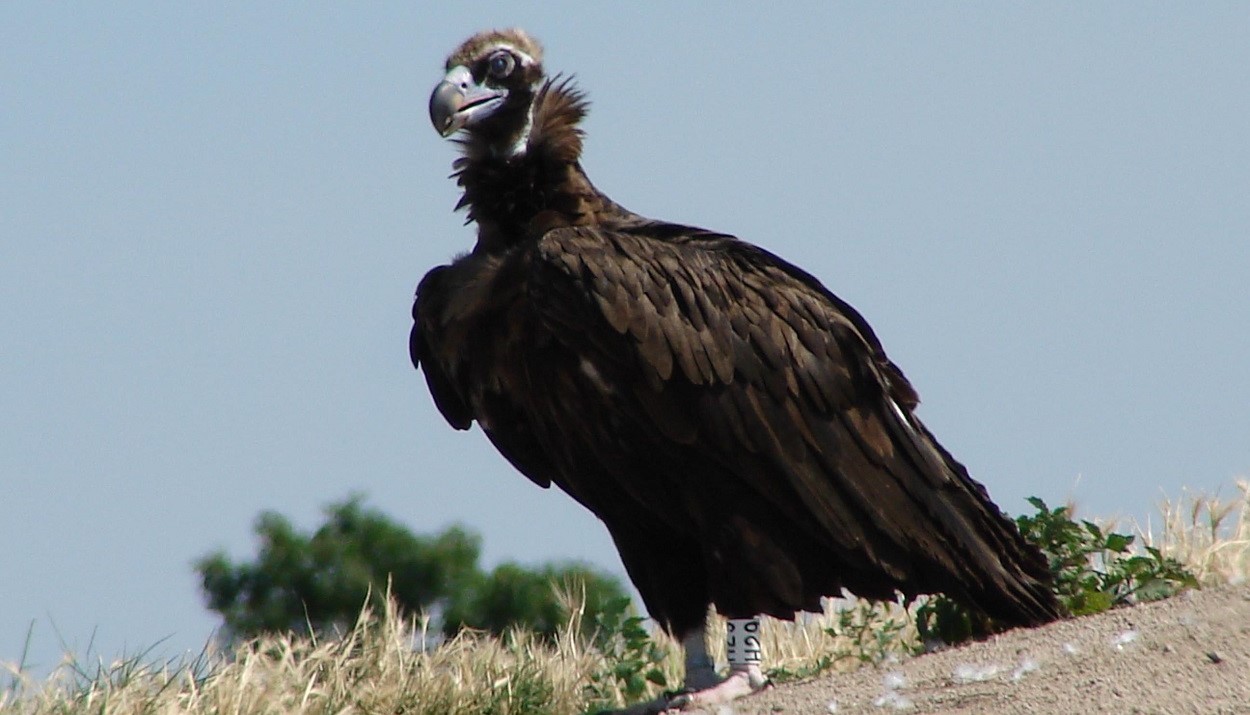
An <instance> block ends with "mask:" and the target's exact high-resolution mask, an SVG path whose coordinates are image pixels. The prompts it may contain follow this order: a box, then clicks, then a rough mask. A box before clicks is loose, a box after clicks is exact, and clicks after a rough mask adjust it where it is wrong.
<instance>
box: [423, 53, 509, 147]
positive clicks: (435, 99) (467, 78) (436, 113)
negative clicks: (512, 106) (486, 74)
mask: <svg viewBox="0 0 1250 715" xmlns="http://www.w3.org/2000/svg"><path fill="white" fill-rule="evenodd" d="M507 98H508V92H507V90H502V89H492V88H490V87H486V86H483V85H479V84H477V83H475V82H474V81H473V74H472V73H471V72H469V68H467V67H464V66H463V65H462V66H459V67H453V68H451V71H449V72H448V73H447V76H446V77H444V78H443V81H442V82H439V83H438V86H437V87H435V88H434V92H433V93H432V94H431V95H430V121H431V122H432V123H433V124H434V129H435V130H437V131H438V133H439V134H441V135H442V136H445V137H446V136H450V135H451V134H453V133H454V132H455V131H456V130H458V129H461V128H462V127H466V126H469V125H471V124H473V123H475V122H477V121H480V120H481V119H483V118H485V117H487V116H490V115H491V114H493V113H494V111H495V110H496V109H498V108H499V107H500V106H501V105H502V104H503V103H504V100H505V99H507Z"/></svg>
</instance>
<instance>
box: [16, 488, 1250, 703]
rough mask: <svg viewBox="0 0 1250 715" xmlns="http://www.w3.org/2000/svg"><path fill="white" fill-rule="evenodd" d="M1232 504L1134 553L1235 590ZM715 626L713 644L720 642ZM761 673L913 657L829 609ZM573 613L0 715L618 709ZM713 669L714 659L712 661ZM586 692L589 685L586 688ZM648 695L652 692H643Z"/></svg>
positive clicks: (1243, 566)
mask: <svg viewBox="0 0 1250 715" xmlns="http://www.w3.org/2000/svg"><path fill="white" fill-rule="evenodd" d="M1237 487H1238V491H1239V496H1238V497H1237V498H1233V499H1230V500H1223V499H1220V498H1218V496H1207V495H1184V496H1182V498H1181V499H1179V500H1178V501H1176V502H1168V503H1164V504H1163V505H1161V508H1160V512H1161V515H1162V525H1161V529H1159V530H1158V531H1157V532H1155V531H1153V530H1151V529H1141V530H1140V531H1141V532H1142V539H1141V541H1142V542H1143V543H1144V544H1146V545H1151V546H1154V547H1155V548H1158V549H1160V550H1161V551H1162V552H1163V553H1164V554H1165V555H1168V556H1172V557H1174V558H1177V559H1179V560H1180V561H1182V562H1183V563H1184V564H1186V565H1187V566H1188V567H1189V568H1190V569H1191V570H1192V571H1193V573H1194V574H1195V575H1197V576H1198V577H1199V580H1200V581H1201V583H1203V584H1204V585H1217V584H1222V583H1230V582H1231V583H1237V582H1240V581H1243V580H1245V578H1246V576H1247V572H1248V571H1250V481H1244V480H1243V481H1239V482H1238V484H1237ZM723 628H724V624H723V621H720V620H717V621H715V622H714V627H713V632H712V634H711V640H712V642H713V643H715V644H721V643H723V640H724V639H723V633H724V631H723ZM763 634H764V644H765V652H766V657H767V664H768V665H769V667H770V668H772V669H773V672H774V675H775V676H776V675H779V676H780V677H781V678H782V679H786V678H795V677H804V676H807V675H812V674H815V673H818V672H820V671H823V670H827V669H830V668H848V667H858V666H860V665H861V664H863V663H877V662H881V661H883V660H888V659H890V658H892V657H894V656H895V655H898V654H902V653H905V652H907V651H908V650H910V648H911V645H910V644H914V643H915V642H916V635H915V629H914V626H913V624H912V620H911V619H910V618H909V617H908V614H907V611H906V610H905V609H903V608H902V607H901V606H900V605H898V604H882V605H875V606H874V605H872V604H867V603H865V602H861V601H855V600H853V599H852V600H843V599H833V600H831V601H830V602H829V603H828V604H827V605H826V609H825V612H824V613H822V614H814V615H810V616H808V617H806V618H803V619H800V620H799V621H798V622H796V623H790V622H780V621H775V620H771V619H766V620H765V623H764V624H763ZM588 635H589V634H586V633H584V629H583V625H582V623H581V619H580V616H579V615H578V614H576V612H575V615H574V617H573V618H572V619H571V620H570V623H569V624H568V626H567V627H566V628H565V629H564V630H563V631H562V633H561V634H560V636H559V637H558V638H557V639H556V640H555V642H542V641H539V640H538V639H536V638H534V637H532V636H530V635H528V634H525V633H513V634H510V635H509V636H507V637H504V638H492V637H489V636H485V635H482V634H475V633H465V634H462V635H460V636H458V637H456V638H454V639H452V640H450V641H446V642H443V643H441V644H439V645H437V646H434V647H429V648H422V647H420V644H422V643H427V642H428V641H427V639H426V632H425V627H424V624H423V623H421V622H417V621H412V620H405V619H404V618H402V617H401V616H399V615H398V614H397V613H396V611H395V610H394V608H393V607H391V608H389V609H388V610H387V611H386V612H383V613H378V614H373V613H369V612H367V611H366V612H365V613H364V614H363V615H362V617H361V620H360V622H359V623H358V624H357V625H356V627H355V629H353V630H352V631H351V632H350V633H348V634H346V635H345V636H343V637H342V638H336V639H327V640H322V641H317V640H312V639H305V638H292V637H267V638H263V639H260V640H257V641H252V642H250V643H247V644H245V645H244V646H242V647H240V648H239V649H237V650H236V651H234V652H232V653H224V654H223V653H205V654H202V655H201V656H200V657H199V658H197V659H195V660H193V661H190V662H177V663H167V664H150V663H148V662H147V659H146V658H145V657H144V655H143V654H141V655H139V656H134V657H130V658H123V659H120V660H118V661H116V662H113V663H110V664H104V663H99V664H97V665H95V666H94V667H87V666H84V665H83V664H82V663H79V662H78V661H76V660H73V659H72V658H70V659H67V660H66V661H65V662H64V663H63V664H62V665H61V667H59V668H58V669H57V670H56V671H55V672H54V673H53V674H52V675H51V676H50V677H49V678H47V679H45V680H39V681H36V680H34V679H32V678H31V677H30V676H29V674H27V673H25V672H23V671H22V669H21V668H20V667H18V666H15V665H11V664H4V663H0V683H3V679H4V675H3V674H4V673H5V671H7V672H8V676H9V677H8V680H9V681H10V682H9V684H8V685H7V687H5V686H3V685H0V712H2V713H4V715H9V714H12V715H28V714H30V715H33V714H35V713H41V714H42V713H50V714H58V713H65V714H67V715H69V714H73V715H78V714H86V713H92V714H94V715H131V714H132V713H134V714H139V713H162V714H166V713H168V714H180V713H187V714H188V715H209V714H217V713H232V714H234V713H237V714H240V715H246V714H250V713H256V714H258V715H259V714H265V715H270V714H272V715H291V714H293V713H327V714H331V713H333V714H335V715H339V714H343V715H347V714H353V713H404V715H426V714H429V715H435V714H437V715H462V714H463V715H469V714H473V715H479V714H482V713H486V714H491V715H520V714H523V713H549V714H552V715H564V714H568V715H573V714H575V713H582V712H586V711H587V710H588V709H594V708H599V707H607V706H613V705H620V704H623V703H622V702H621V701H622V700H623V697H622V692H621V690H620V688H619V687H618V685H619V684H618V683H617V682H616V681H615V680H614V679H613V676H612V674H613V668H614V667H615V665H616V664H615V663H613V662H609V661H608V659H606V658H605V657H604V656H603V655H602V654H601V653H599V652H598V651H597V650H595V649H594V648H593V647H590V646H589V645H588V643H590V642H591V639H590V638H589V637H588ZM658 640H659V642H660V644H661V646H662V647H663V648H664V649H665V651H666V652H667V654H668V656H667V659H666V661H665V662H664V664H663V670H664V672H665V674H666V676H667V677H668V678H669V682H673V683H675V682H678V681H679V680H680V672H679V671H680V669H681V666H680V658H679V656H678V651H677V648H676V646H675V644H674V643H673V642H672V641H671V640H668V639H666V638H664V637H663V636H660V637H659V638H658ZM720 658H721V660H722V662H723V659H724V653H723V647H722V649H721V653H720ZM592 684H593V685H592ZM652 690H653V691H654V690H656V688H652Z"/></svg>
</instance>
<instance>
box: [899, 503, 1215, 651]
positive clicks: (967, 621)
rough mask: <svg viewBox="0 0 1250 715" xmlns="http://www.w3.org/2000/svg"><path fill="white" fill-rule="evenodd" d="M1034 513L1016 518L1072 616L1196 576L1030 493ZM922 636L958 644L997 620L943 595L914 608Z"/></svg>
mask: <svg viewBox="0 0 1250 715" xmlns="http://www.w3.org/2000/svg"><path fill="white" fill-rule="evenodd" d="M1028 501H1029V504H1031V505H1032V506H1033V508H1034V509H1035V510H1036V513H1035V514H1033V515H1024V516H1020V517H1018V518H1017V519H1016V525H1017V526H1018V527H1019V529H1020V533H1021V535H1023V536H1024V538H1025V539H1026V540H1027V541H1029V542H1031V543H1033V544H1035V545H1036V546H1037V547H1038V548H1040V549H1041V550H1042V553H1043V554H1045V556H1046V559H1047V561H1048V563H1049V565H1050V571H1051V574H1052V576H1053V578H1054V590H1055V595H1056V596H1058V597H1059V601H1060V603H1062V604H1063V606H1064V608H1065V609H1066V610H1067V611H1068V612H1069V613H1070V614H1072V615H1074V616H1082V615H1086V614H1090V613H1101V612H1102V611H1106V610H1108V609H1111V608H1115V607H1117V606H1124V605H1128V604H1131V603H1135V602H1138V601H1152V600H1158V599H1161V598H1167V597H1168V596H1171V595H1173V594H1175V593H1177V592H1178V591H1180V590H1181V589H1183V588H1196V587H1197V586H1198V580H1197V579H1196V578H1195V577H1194V575H1193V574H1192V573H1191V572H1190V571H1189V570H1188V569H1186V568H1185V566H1184V565H1182V564H1181V563H1180V562H1179V561H1177V560H1176V559H1173V558H1170V557H1167V556H1164V555H1163V554H1162V552H1160V551H1159V550H1158V549H1156V548H1154V547H1152V546H1146V547H1144V549H1143V551H1144V552H1145V553H1134V550H1133V548H1132V546H1133V543H1134V541H1135V539H1136V537H1134V536H1132V535H1130V534H1119V533H1115V532H1105V531H1104V530H1103V529H1102V528H1101V527H1099V526H1098V525H1097V524H1095V523H1093V522H1091V521H1085V520H1081V521H1076V520H1074V519H1073V518H1072V509H1071V507H1068V506H1061V507H1056V508H1054V509H1051V508H1050V507H1049V506H1047V504H1046V502H1044V501H1042V500H1041V499H1039V498H1037V497H1030V498H1029V500H1028ZM916 627H917V630H918V631H919V632H920V637H921V639H922V640H924V641H926V642H928V641H934V640H941V641H943V642H946V643H958V642H961V641H964V640H968V639H969V638H980V637H984V636H986V635H989V634H990V633H994V632H995V631H997V630H1001V629H1000V628H999V627H997V626H996V624H995V623H994V622H993V621H992V620H991V619H989V618H988V617H986V616H984V615H983V614H979V613H975V612H972V611H970V610H969V609H967V608H965V607H964V606H962V605H961V604H959V603H956V602H955V601H952V600H951V599H949V598H947V597H945V596H936V597H934V598H931V599H929V600H928V601H927V602H925V603H924V604H923V605H922V606H920V608H919V609H917V612H916Z"/></svg>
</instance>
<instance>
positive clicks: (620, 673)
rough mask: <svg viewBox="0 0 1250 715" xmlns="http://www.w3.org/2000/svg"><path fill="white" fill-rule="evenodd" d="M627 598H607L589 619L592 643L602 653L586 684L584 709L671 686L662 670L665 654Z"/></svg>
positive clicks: (630, 700)
mask: <svg viewBox="0 0 1250 715" xmlns="http://www.w3.org/2000/svg"><path fill="white" fill-rule="evenodd" d="M645 621H646V619H645V618H643V617H642V616H639V615H638V614H637V613H636V612H635V611H634V607H633V603H632V602H631V601H630V599H629V598H628V597H620V598H614V599H611V600H609V601H608V602H607V603H606V604H605V605H604V606H603V608H602V609H601V610H600V611H599V612H598V613H596V614H593V615H592V616H591V617H590V619H589V622H590V625H591V627H592V628H593V634H594V635H593V642H594V645H595V647H596V648H598V650H599V652H600V653H601V654H602V655H603V667H602V668H601V669H599V670H598V671H596V672H594V673H592V674H591V675H590V678H589V680H588V682H587V684H586V698H587V703H588V706H589V708H588V712H594V711H597V710H600V709H603V708H610V707H613V706H614V705H616V704H617V702H618V694H619V698H620V699H621V700H623V701H624V702H626V703H633V702H637V701H639V700H642V699H643V698H644V697H645V696H646V695H647V694H648V692H649V691H650V690H651V689H652V686H656V687H658V688H659V689H661V690H663V689H666V688H669V687H671V685H670V683H669V679H668V676H667V675H665V672H664V661H665V660H666V658H667V657H668V653H667V652H666V651H665V650H664V649H663V648H662V647H660V645H659V644H658V643H657V642H656V641H655V640H654V639H653V638H652V637H651V634H650V633H649V632H648V631H647V629H646V627H645V626H644V625H643V624H644V623H645Z"/></svg>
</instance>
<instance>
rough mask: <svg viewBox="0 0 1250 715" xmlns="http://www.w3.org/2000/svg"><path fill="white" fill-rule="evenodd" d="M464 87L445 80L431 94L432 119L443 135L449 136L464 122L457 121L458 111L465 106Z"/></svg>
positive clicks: (436, 128) (435, 127) (437, 129)
mask: <svg viewBox="0 0 1250 715" xmlns="http://www.w3.org/2000/svg"><path fill="white" fill-rule="evenodd" d="M464 99H465V94H464V89H463V88H462V87H460V86H459V85H457V84H455V83H454V82H451V81H449V80H443V81H442V82H439V83H438V86H437V87H435V88H434V92H433V93H432V94H431V95H430V121H431V122H432V123H433V124H434V129H435V130H436V131H438V133H439V134H441V135H442V136H448V135H450V134H451V133H453V132H455V131H456V130H457V129H459V128H460V125H461V124H462V123H463V122H461V121H457V115H456V112H459V111H460V108H461V107H463V106H464Z"/></svg>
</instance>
